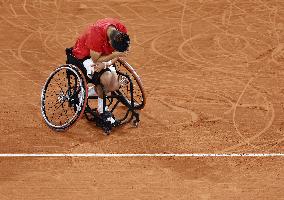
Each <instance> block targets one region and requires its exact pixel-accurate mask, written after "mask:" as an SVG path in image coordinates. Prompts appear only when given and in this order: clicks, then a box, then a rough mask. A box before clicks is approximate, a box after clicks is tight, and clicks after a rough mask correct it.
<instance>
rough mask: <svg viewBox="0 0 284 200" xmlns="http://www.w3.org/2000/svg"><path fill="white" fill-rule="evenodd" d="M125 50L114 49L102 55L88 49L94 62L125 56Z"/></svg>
mask: <svg viewBox="0 0 284 200" xmlns="http://www.w3.org/2000/svg"><path fill="white" fill-rule="evenodd" d="M126 55H127V52H118V51H114V52H113V53H112V54H109V55H105V56H102V54H101V53H99V52H96V51H92V50H90V56H91V58H92V60H93V62H94V63H101V62H108V61H110V60H112V59H114V58H118V57H125V56H126Z"/></svg>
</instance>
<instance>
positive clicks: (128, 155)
mask: <svg viewBox="0 0 284 200" xmlns="http://www.w3.org/2000/svg"><path fill="white" fill-rule="evenodd" d="M282 156H283V157H284V153H232V154H200V153H192V154H158V153H157V154H100V153H83V154H70V153H66V154H64V153H61V154H27V153H23V154H0V157H282Z"/></svg>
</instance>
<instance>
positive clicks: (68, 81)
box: [41, 65, 88, 131]
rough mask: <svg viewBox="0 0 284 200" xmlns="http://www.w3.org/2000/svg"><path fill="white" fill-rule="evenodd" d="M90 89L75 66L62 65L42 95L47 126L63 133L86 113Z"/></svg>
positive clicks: (50, 78)
mask: <svg viewBox="0 0 284 200" xmlns="http://www.w3.org/2000/svg"><path fill="white" fill-rule="evenodd" d="M87 98H88V87H87V82H86V79H85V77H84V75H83V74H82V73H81V72H80V70H79V69H78V68H77V67H75V66H73V65H62V66H60V67H58V68H57V69H56V70H55V71H54V72H52V73H51V74H50V76H49V77H48V79H47V81H46V83H45V85H44V87H43V89H42V94H41V112H42V116H43V119H44V120H45V122H46V124H47V125H48V126H49V127H50V128H52V129H54V130H56V131H63V130H66V129H68V128H69V127H71V126H72V125H73V124H74V123H75V122H76V121H78V119H80V117H81V116H82V114H83V113H84V110H85V107H86V103H87Z"/></svg>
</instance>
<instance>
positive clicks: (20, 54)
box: [0, 0, 284, 200]
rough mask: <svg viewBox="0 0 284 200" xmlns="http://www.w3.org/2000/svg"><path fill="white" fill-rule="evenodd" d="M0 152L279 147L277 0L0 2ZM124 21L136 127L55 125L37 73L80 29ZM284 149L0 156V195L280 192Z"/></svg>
mask: <svg viewBox="0 0 284 200" xmlns="http://www.w3.org/2000/svg"><path fill="white" fill-rule="evenodd" d="M0 11H1V14H0V21H1V24H0V30H1V35H0V40H1V43H0V46H1V48H0V60H1V62H0V83H1V86H0V107H1V109H0V123H1V124H0V133H1V137H0V153H1V154H19V153H25V154H26V153H27V154H37V153H42V154H56V153H60V154H61V153H62V154H69V153H71V154H72V153H76V154H77V153H82V154H83V153H94V154H96V153H103V154H154V153H159V154H185V153H187V154H191V153H196V154H201V153H204V154H231V153H237V154H242V153H268V154H270V153H284V2H283V1H277V0H269V1H265V0H262V1H261V0H251V1H246V0H239V1H234V0H218V1H217V0H216V1H215V0H214V1H213V0H212V1H203V0H199V1H197V0H196V1H195V0H194V1H193V0H190V1H187V0H184V1H183V0H175V1H174V0H169V1H162V0H153V1H152V0H147V1H135V0H121V1H120V0H111V1H97V0H93V1H91V0H88V1H79V0H72V1H71V0H62V1H61V0H54V1H50V0H45V1H43V0H24V1H20V0H2V1H1V2H0ZM106 17H114V18H118V19H120V20H121V21H122V22H123V23H124V24H125V25H126V27H127V28H128V32H129V35H130V37H131V53H130V54H129V56H128V58H127V61H128V62H129V63H130V64H131V65H132V66H133V67H134V68H135V69H136V71H137V72H138V74H139V75H140V77H141V79H142V82H143V84H144V88H145V91H146V94H147V104H146V106H145V108H144V109H143V111H141V123H140V126H139V127H138V128H133V127H132V126H131V125H125V126H123V127H120V128H117V129H115V130H114V131H113V132H112V134H111V135H109V136H104V135H103V134H102V130H101V129H99V128H97V127H96V126H95V125H94V124H93V123H90V122H89V121H87V120H86V119H84V118H82V119H81V120H80V121H78V122H77V123H76V124H75V125H74V126H73V127H72V128H71V129H69V130H68V131H67V132H64V133H57V132H54V131H52V130H51V129H49V128H48V127H47V126H46V125H45V123H44V121H43V119H42V116H41V112H40V94H41V89H42V87H43V85H44V83H45V80H46V79H47V77H48V76H49V74H50V73H51V72H52V71H53V70H54V69H55V68H57V67H58V66H59V65H61V64H64V63H65V52H64V50H65V48H66V47H71V46H72V45H73V44H74V42H75V40H76V38H77V37H78V36H79V34H80V33H81V32H82V31H83V30H84V29H85V27H86V26H87V25H89V24H91V23H94V22H95V21H96V20H97V19H100V18H106ZM283 164H284V157H281V156H279V157H110V158H108V157H87V158H82V157H56V158H52V157H20V158H19V157H1V158H0V199H1V200H7V199H13V200H16V199H284V191H283V189H284V188H283V185H284V168H283Z"/></svg>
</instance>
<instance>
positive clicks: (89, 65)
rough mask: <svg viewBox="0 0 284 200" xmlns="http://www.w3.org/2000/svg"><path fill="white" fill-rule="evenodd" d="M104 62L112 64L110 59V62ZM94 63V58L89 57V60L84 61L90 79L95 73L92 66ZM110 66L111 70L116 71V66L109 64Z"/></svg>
mask: <svg viewBox="0 0 284 200" xmlns="http://www.w3.org/2000/svg"><path fill="white" fill-rule="evenodd" d="M103 63H106V64H111V60H110V61H108V62H103ZM93 64H94V62H93V60H92V59H91V58H89V59H87V60H85V61H84V62H83V65H84V67H85V68H86V70H87V76H88V77H89V78H90V79H92V76H93V74H94V71H93V67H92V65H93ZM108 68H109V69H110V71H112V72H116V70H115V67H114V66H112V65H111V66H109V67H108Z"/></svg>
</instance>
